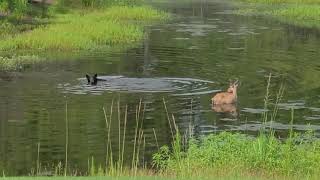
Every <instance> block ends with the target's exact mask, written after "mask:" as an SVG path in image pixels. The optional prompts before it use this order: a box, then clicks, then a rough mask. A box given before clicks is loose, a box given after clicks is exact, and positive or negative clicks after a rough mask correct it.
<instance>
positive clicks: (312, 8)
mask: <svg viewBox="0 0 320 180" xmlns="http://www.w3.org/2000/svg"><path fill="white" fill-rule="evenodd" d="M240 2H245V3H246V5H244V6H242V5H241V8H240V10H239V11H238V13H240V14H245V15H264V16H269V17H272V18H275V19H278V20H280V21H282V22H284V23H289V24H294V25H298V26H303V27H316V28H320V1H319V0H240Z"/></svg>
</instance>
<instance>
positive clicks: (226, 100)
mask: <svg viewBox="0 0 320 180" xmlns="http://www.w3.org/2000/svg"><path fill="white" fill-rule="evenodd" d="M237 87H238V80H237V81H235V82H234V83H230V86H229V88H228V90H227V92H221V93H217V94H216V95H215V96H214V97H213V98H212V99H211V101H212V104H233V103H236V102H237Z"/></svg>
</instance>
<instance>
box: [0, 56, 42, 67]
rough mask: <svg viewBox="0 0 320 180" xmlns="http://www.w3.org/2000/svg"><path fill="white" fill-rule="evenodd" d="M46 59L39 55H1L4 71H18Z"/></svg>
mask: <svg viewBox="0 0 320 180" xmlns="http://www.w3.org/2000/svg"><path fill="white" fill-rule="evenodd" d="M43 61H44V59H43V58H40V57H38V56H12V57H10V58H8V57H1V56H0V70H2V71H18V70H23V69H25V68H27V67H28V66H31V65H34V64H37V63H40V62H43Z"/></svg>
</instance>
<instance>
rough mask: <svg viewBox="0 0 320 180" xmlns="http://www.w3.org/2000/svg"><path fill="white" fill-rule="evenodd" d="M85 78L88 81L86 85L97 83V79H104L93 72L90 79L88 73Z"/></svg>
mask: <svg viewBox="0 0 320 180" xmlns="http://www.w3.org/2000/svg"><path fill="white" fill-rule="evenodd" d="M86 78H87V81H88V85H89V84H91V85H97V83H98V81H105V79H99V78H98V74H95V75H93V76H92V79H91V78H90V76H89V75H88V74H86Z"/></svg>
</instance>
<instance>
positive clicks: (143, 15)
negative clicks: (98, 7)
mask: <svg viewBox="0 0 320 180" xmlns="http://www.w3.org/2000/svg"><path fill="white" fill-rule="evenodd" d="M166 17H167V16H166V14H165V13H163V12H160V11H157V10H155V9H152V8H150V7H145V6H144V7H131V8H129V7H120V6H117V7H111V8H109V9H106V10H103V11H95V12H92V13H88V14H82V13H74V14H66V15H60V16H58V18H57V19H56V22H55V23H53V24H51V25H48V26H43V27H40V28H37V29H34V30H32V31H30V32H25V33H21V34H18V35H16V36H14V37H8V38H6V39H4V40H2V41H1V42H0V50H21V49H24V50H25V49H28V50H59V51H69V50H90V49H98V48H103V47H108V46H111V45H116V44H124V43H133V42H136V41H138V40H140V39H142V38H143V27H142V25H141V24H133V23H129V22H128V21H129V20H130V21H131V20H139V21H151V20H156V19H164V18H166ZM123 20H128V21H123Z"/></svg>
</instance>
